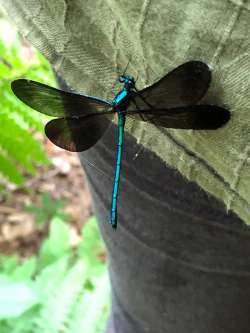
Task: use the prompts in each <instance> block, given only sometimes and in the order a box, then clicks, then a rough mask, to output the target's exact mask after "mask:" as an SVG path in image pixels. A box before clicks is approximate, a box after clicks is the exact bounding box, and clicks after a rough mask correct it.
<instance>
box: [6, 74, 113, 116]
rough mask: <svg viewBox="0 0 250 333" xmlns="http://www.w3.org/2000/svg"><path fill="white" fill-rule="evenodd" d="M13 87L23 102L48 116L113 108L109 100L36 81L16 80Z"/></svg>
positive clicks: (84, 113) (77, 113)
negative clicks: (67, 90) (66, 90)
mask: <svg viewBox="0 0 250 333" xmlns="http://www.w3.org/2000/svg"><path fill="white" fill-rule="evenodd" d="M11 88H12V91H13V92H14V94H15V95H16V96H17V97H18V98H19V99H20V100H21V101H22V102H24V103H25V104H27V105H28V106H30V107H31V108H32V109H34V110H36V111H38V112H41V113H44V114H46V115H48V116H53V117H70V116H81V115H83V116H84V115H87V114H90V113H91V112H102V111H104V110H107V109H108V108H111V106H110V104H109V103H108V102H106V101H103V100H101V99H97V98H95V97H90V96H83V95H78V94H74V93H70V92H65V91H63V90H59V89H56V88H52V87H50V86H47V85H45V84H42V83H39V82H36V81H30V80H25V79H19V80H15V81H13V82H12V83H11Z"/></svg>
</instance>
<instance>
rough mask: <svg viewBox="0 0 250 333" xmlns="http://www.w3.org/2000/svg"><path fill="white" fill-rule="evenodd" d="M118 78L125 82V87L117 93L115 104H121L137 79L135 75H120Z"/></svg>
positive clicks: (113, 102) (113, 103)
mask: <svg viewBox="0 0 250 333" xmlns="http://www.w3.org/2000/svg"><path fill="white" fill-rule="evenodd" d="M118 80H119V82H120V83H123V88H122V89H121V90H120V91H119V92H118V93H117V95H116V96H115V98H114V99H113V101H112V105H113V106H116V105H118V104H120V103H121V102H122V101H123V100H124V98H126V97H127V96H128V94H129V92H130V91H131V89H133V88H134V86H135V80H134V78H133V76H129V75H121V76H119V78H118Z"/></svg>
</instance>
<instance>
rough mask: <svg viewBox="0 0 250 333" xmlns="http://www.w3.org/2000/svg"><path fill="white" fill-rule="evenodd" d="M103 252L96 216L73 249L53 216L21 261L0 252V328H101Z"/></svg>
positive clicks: (33, 332)
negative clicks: (35, 249)
mask: <svg viewBox="0 0 250 333" xmlns="http://www.w3.org/2000/svg"><path fill="white" fill-rule="evenodd" d="M86 251H91V252H90V253H91V256H90V257H89V254H88V253H87V252H86ZM103 251H104V248H103V245H102V243H101V241H100V239H99V234H98V229H97V226H96V223H95V219H91V220H90V221H89V222H88V223H87V224H86V226H85V227H84V228H83V238H82V240H81V242H80V244H79V246H78V247H77V249H72V247H71V245H70V227H69V226H68V225H67V224H66V223H65V222H64V221H63V220H62V219H60V218H59V217H55V218H53V219H52V221H51V225H50V230H49V235H48V238H47V239H45V241H44V243H43V244H42V246H41V249H40V252H39V254H38V256H37V257H31V258H29V259H27V260H26V261H24V262H23V263H21V264H19V263H18V260H17V258H16V257H14V256H12V257H7V256H2V257H0V270H1V274H0V331H1V333H9V332H12V333H51V332H53V333H79V332H88V333H101V332H103V330H104V327H105V322H106V319H107V315H108V311H109V281H108V275H107V270H106V266H105V265H104V263H103V262H102V261H101V260H100V259H98V258H99V257H100V256H101V255H103Z"/></svg>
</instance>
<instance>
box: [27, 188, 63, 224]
mask: <svg viewBox="0 0 250 333" xmlns="http://www.w3.org/2000/svg"><path fill="white" fill-rule="evenodd" d="M64 206H65V203H64V201H63V200H60V199H58V200H55V199H52V198H51V195H50V194H49V193H46V192H45V193H42V202H41V206H40V207H38V206H37V205H33V204H30V205H28V206H27V207H26V209H27V211H28V212H30V213H32V214H33V215H34V216H35V222H36V223H37V224H38V225H43V224H46V223H48V222H49V221H50V220H51V219H52V217H54V216H58V217H60V218H61V219H63V220H64V221H65V220H66V219H67V217H68V216H67V215H66V214H65V213H63V212H61V211H60V210H61V209H62V208H63V207H64Z"/></svg>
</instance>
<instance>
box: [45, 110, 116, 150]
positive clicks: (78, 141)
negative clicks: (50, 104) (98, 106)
mask: <svg viewBox="0 0 250 333" xmlns="http://www.w3.org/2000/svg"><path fill="white" fill-rule="evenodd" d="M112 116H113V113H112V112H105V113H103V114H100V113H96V114H91V115H89V116H85V117H79V118H73V117H72V118H59V119H53V120H51V121H49V122H48V123H47V125H46V126H45V134H46V135H47V137H48V138H49V139H50V141H52V142H53V143H54V144H55V145H56V146H58V147H60V148H63V149H66V150H69V151H73V152H80V151H83V150H87V149H89V148H90V147H92V146H93V145H94V144H95V143H96V142H97V141H98V140H99V139H100V138H101V136H102V135H103V134H104V132H105V131H106V129H107V128H108V127H109V125H110V124H111V121H110V119H109V118H110V117H112Z"/></svg>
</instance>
